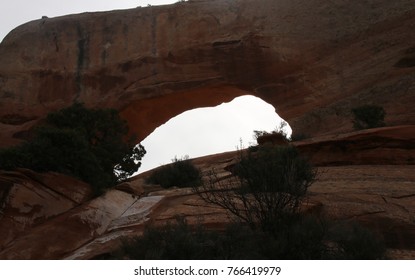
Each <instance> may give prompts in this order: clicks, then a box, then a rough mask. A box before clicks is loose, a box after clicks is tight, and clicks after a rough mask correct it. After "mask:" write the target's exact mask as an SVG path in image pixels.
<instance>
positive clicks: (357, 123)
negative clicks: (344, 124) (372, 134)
mask: <svg viewBox="0 0 415 280" xmlns="http://www.w3.org/2000/svg"><path fill="white" fill-rule="evenodd" d="M352 113H353V115H354V119H353V127H354V128H355V129H357V130H360V129H369V128H375V127H382V126H385V115H386V113H385V110H384V109H383V107H380V106H376V105H363V106H360V107H356V108H353V109H352Z"/></svg>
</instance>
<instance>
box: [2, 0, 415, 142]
mask: <svg viewBox="0 0 415 280" xmlns="http://www.w3.org/2000/svg"><path fill="white" fill-rule="evenodd" d="M414 17H415V2H414V1H412V0H396V1H388V0H364V1H325V0H310V1H293V0H278V1H275V0H262V1H256V0H255V1H254V0H220V1H219V0H212V1H189V2H184V3H177V4H175V5H170V6H161V7H146V8H137V9H132V10H124V11H112V12H103V13H85V14H80V15H70V16H64V17H59V18H46V19H40V20H36V21H32V22H29V23H27V24H24V25H22V26H20V27H18V28H16V29H15V30H13V31H12V32H11V33H10V34H9V35H8V36H7V37H6V38H5V39H4V40H3V42H2V43H1V45H0V145H1V146H7V145H11V144H14V143H16V141H18V139H19V138H21V137H24V131H26V130H28V129H29V128H30V127H32V126H33V124H34V123H36V122H37V121H38V120H39V119H40V118H42V117H43V116H45V114H46V113H47V112H49V111H51V110H55V109H57V108H61V107H64V106H67V105H69V104H70V103H71V102H73V101H74V100H78V101H82V102H85V103H86V104H87V105H89V106H93V107H104V106H110V107H115V108H118V109H120V110H121V111H122V113H123V116H124V117H125V118H126V119H127V120H128V121H129V122H130V124H131V125H132V127H136V128H137V129H138V130H139V131H136V132H137V133H138V135H139V136H140V138H144V137H145V136H146V135H148V134H149V133H150V132H151V131H152V130H153V129H155V128H156V127H157V126H158V125H160V124H162V123H163V122H165V121H167V120H168V119H169V118H171V117H173V116H175V115H177V114H178V113H181V112H183V111H184V110H187V109H190V108H194V107H200V106H207V105H216V104H219V103H221V102H223V101H226V100H230V99H232V98H233V97H235V96H238V95H242V94H246V93H251V94H255V95H257V96H259V97H261V98H263V99H264V100H265V101H267V102H269V103H271V104H272V105H274V106H275V107H276V108H277V111H278V113H279V114H280V115H281V116H282V117H283V118H285V119H286V120H287V121H289V123H290V125H291V126H292V127H294V130H295V131H296V132H299V133H304V134H308V135H318V134H326V133H331V132H339V131H347V130H349V129H350V128H351V124H350V108H351V107H353V106H355V105H357V104H361V103H375V104H379V105H382V106H384V107H385V109H386V111H387V113H388V115H387V119H386V121H387V123H388V124H390V125H397V124H413V119H414V117H415V111H414V110H413V106H414V104H415V102H414V101H415V100H414V99H415V94H414V70H415V62H414V61H415V49H414V48H415V43H414V42H415V32H414V26H413V18H414Z"/></svg>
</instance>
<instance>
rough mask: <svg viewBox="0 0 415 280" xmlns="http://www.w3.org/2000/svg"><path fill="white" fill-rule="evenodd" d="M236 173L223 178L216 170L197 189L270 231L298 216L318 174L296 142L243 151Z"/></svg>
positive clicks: (199, 192)
mask: <svg viewBox="0 0 415 280" xmlns="http://www.w3.org/2000/svg"><path fill="white" fill-rule="evenodd" d="M232 173H233V174H232V176H230V177H227V178H226V179H225V180H223V179H221V178H218V176H217V174H216V173H215V171H214V170H212V172H211V174H210V179H209V181H208V182H206V183H205V184H203V185H202V186H201V187H199V188H194V191H195V192H196V193H198V194H199V196H200V197H201V198H202V199H203V200H204V201H206V202H209V203H213V204H216V205H218V206H220V207H222V208H224V209H226V210H227V211H229V212H230V213H232V214H233V215H234V216H236V217H237V218H238V219H240V220H241V221H243V222H245V223H247V224H248V225H249V226H250V227H251V228H252V229H256V228H258V227H259V228H260V229H261V230H263V231H269V232H274V231H276V230H277V229H278V228H279V223H280V222H281V223H283V222H284V221H285V220H292V219H293V217H295V215H296V214H297V213H298V210H299V209H300V206H301V202H302V200H303V199H304V197H305V195H306V193H307V189H308V188H309V187H310V186H311V184H312V183H313V182H314V179H315V176H316V170H315V169H314V168H313V166H312V165H311V164H310V163H309V161H308V160H307V159H305V158H304V157H302V156H301V155H300V154H299V153H298V150H297V149H296V148H295V147H294V146H271V145H268V146H260V147H259V148H258V149H257V151H254V150H250V149H248V150H247V151H246V152H243V151H240V159H239V163H237V164H236V165H235V166H234V168H233V170H232Z"/></svg>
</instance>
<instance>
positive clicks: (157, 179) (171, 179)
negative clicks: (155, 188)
mask: <svg viewBox="0 0 415 280" xmlns="http://www.w3.org/2000/svg"><path fill="white" fill-rule="evenodd" d="M201 182H202V177H201V174H200V170H199V169H197V168H196V167H195V166H194V165H193V163H192V162H191V161H190V160H189V159H188V158H187V157H185V158H183V159H177V158H175V159H173V160H172V163H171V164H168V165H164V166H161V167H159V169H156V170H155V171H154V172H153V173H152V174H151V175H150V177H149V178H148V179H147V183H150V184H157V185H160V186H162V187H163V188H170V187H193V186H199V185H200V184H201Z"/></svg>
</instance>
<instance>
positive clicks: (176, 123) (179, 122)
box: [138, 95, 291, 173]
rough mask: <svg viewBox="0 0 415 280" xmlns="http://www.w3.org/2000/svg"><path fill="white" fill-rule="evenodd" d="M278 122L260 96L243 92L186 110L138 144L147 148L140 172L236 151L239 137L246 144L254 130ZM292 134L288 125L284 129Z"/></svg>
mask: <svg viewBox="0 0 415 280" xmlns="http://www.w3.org/2000/svg"><path fill="white" fill-rule="evenodd" d="M280 122H281V118H280V117H279V116H278V115H277V113H276V112H275V108H274V107H273V106H272V105H270V104H268V103H266V102H265V101H263V100H262V99H260V98H258V97H255V96H252V95H245V96H241V97H237V98H235V99H234V100H233V101H231V102H229V103H223V104H221V105H219V106H216V107H206V108H198V109H194V110H189V111H186V112H184V113H182V114H180V115H178V116H176V117H174V118H172V119H170V120H169V121H168V122H167V123H165V124H164V125H162V126H160V127H158V128H157V129H156V130H155V131H154V132H153V133H152V134H150V135H149V136H148V137H147V138H146V139H144V140H143V141H142V142H141V144H142V145H143V146H144V148H145V149H146V150H147V154H146V155H145V156H144V158H143V160H142V166H141V168H140V169H139V171H138V172H139V173H141V172H144V171H147V170H149V169H152V168H154V167H158V166H160V165H162V164H167V163H170V162H171V160H172V159H173V158H175V157H176V156H177V158H181V157H183V156H185V155H188V156H189V157H190V158H194V157H199V156H203V155H210V154H215V153H220V152H225V151H233V150H236V148H237V146H238V145H239V143H240V140H241V139H242V142H243V145H244V146H248V145H249V144H250V143H251V142H253V141H254V139H253V131H254V130H265V131H272V130H274V129H276V128H277V127H278V126H279V124H280ZM287 134H288V135H291V128H289V127H288V128H287Z"/></svg>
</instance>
